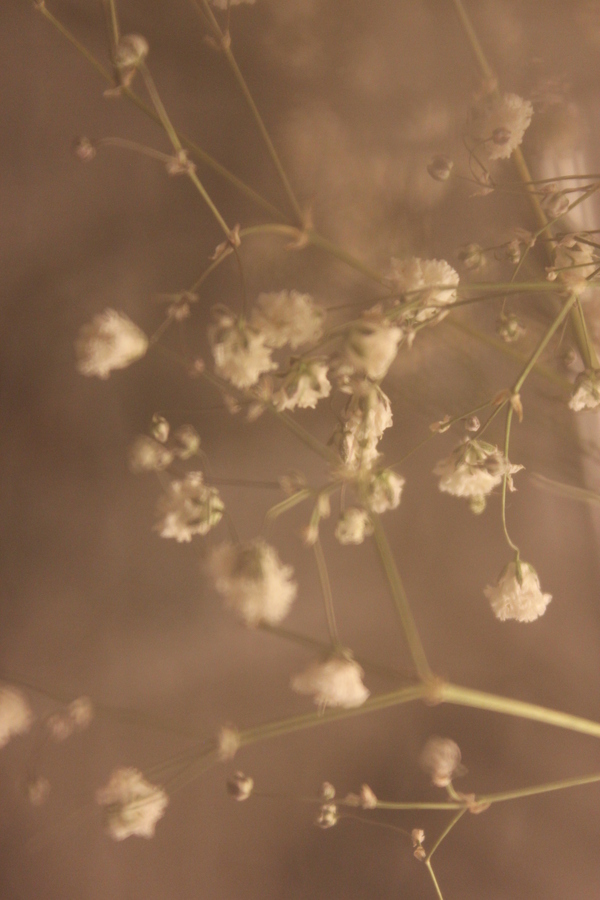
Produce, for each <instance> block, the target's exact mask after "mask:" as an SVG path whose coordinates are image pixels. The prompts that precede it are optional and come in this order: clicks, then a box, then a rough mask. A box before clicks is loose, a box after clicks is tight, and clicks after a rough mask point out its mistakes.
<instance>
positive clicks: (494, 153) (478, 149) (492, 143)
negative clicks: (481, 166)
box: [468, 94, 533, 160]
mask: <svg viewBox="0 0 600 900" xmlns="http://www.w3.org/2000/svg"><path fill="white" fill-rule="evenodd" d="M532 115H533V106H532V105H531V103H530V102H529V100H523V98H522V97H519V96H518V95H517V94H502V95H501V96H494V95H488V96H487V97H485V98H484V99H482V100H481V101H480V102H479V103H478V104H477V105H476V106H474V107H473V108H472V109H471V113H470V116H469V127H468V130H469V135H470V137H471V139H472V140H473V141H474V142H475V147H474V148H473V149H474V151H475V154H476V156H478V157H480V158H483V159H488V160H492V159H508V158H509V156H510V155H511V153H512V152H513V150H515V149H516V148H517V147H518V146H519V144H520V143H521V142H522V140H523V135H524V134H525V132H526V131H527V129H528V128H529V124H530V122H531V117H532Z"/></svg>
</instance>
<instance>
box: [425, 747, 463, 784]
mask: <svg viewBox="0 0 600 900" xmlns="http://www.w3.org/2000/svg"><path fill="white" fill-rule="evenodd" d="M460 757H461V754H460V747H459V746H458V744H456V743H455V742H454V741H453V740H451V739H450V738H443V737H430V738H429V740H428V741H427V743H426V744H425V746H424V747H423V750H422V751H421V756H420V757H419V764H420V766H421V768H422V769H423V771H424V772H426V773H427V774H428V775H429V776H430V777H431V780H432V782H433V784H434V785H435V786H436V787H447V786H448V785H449V784H450V782H451V781H452V779H453V777H454V775H455V774H457V773H458V771H459V769H460Z"/></svg>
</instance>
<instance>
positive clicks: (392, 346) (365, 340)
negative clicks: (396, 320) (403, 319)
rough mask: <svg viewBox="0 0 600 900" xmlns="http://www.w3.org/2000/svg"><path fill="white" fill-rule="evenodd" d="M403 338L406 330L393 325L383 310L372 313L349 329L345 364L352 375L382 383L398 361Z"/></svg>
mask: <svg viewBox="0 0 600 900" xmlns="http://www.w3.org/2000/svg"><path fill="white" fill-rule="evenodd" d="M402 336H403V333H402V329H401V328H398V327H397V326H396V325H391V324H390V323H389V322H388V321H387V320H386V319H385V318H384V317H383V315H382V313H381V311H380V310H375V311H370V312H369V313H366V314H365V316H364V317H363V319H362V320H361V321H360V322H356V323H355V324H354V325H352V326H351V327H350V328H349V330H348V333H347V335H346V340H345V342H344V347H343V350H342V359H343V362H344V363H345V364H346V365H347V366H348V367H349V370H350V371H351V372H352V371H353V372H355V373H357V374H358V375H366V376H367V377H368V378H372V379H373V380H374V381H381V379H382V378H384V376H385V375H386V374H387V371H388V369H389V367H390V366H391V364H392V363H393V362H394V360H395V358H396V354H397V353H398V345H399V343H400V341H401V340H402Z"/></svg>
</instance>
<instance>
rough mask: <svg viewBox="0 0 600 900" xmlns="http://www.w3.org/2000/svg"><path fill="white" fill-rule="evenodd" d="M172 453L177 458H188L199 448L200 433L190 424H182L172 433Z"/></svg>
mask: <svg viewBox="0 0 600 900" xmlns="http://www.w3.org/2000/svg"><path fill="white" fill-rule="evenodd" d="M173 442H174V447H173V453H174V454H175V456H178V457H179V459H190V458H191V457H192V456H195V455H196V454H197V453H198V450H199V449H200V435H199V434H198V432H197V431H196V429H195V428H193V427H192V426H191V425H182V426H181V428H178V429H177V431H176V432H175V434H174V435H173Z"/></svg>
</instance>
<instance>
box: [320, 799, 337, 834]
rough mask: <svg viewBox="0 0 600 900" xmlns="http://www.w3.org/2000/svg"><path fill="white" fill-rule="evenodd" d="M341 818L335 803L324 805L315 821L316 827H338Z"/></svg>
mask: <svg viewBox="0 0 600 900" xmlns="http://www.w3.org/2000/svg"><path fill="white" fill-rule="evenodd" d="M339 817H340V816H339V813H338V808H337V806H336V804H335V803H323V805H322V806H321V807H320V809H319V814H318V816H317V818H316V819H315V825H318V826H319V828H333V826H334V825H337V822H338V819H339Z"/></svg>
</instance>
